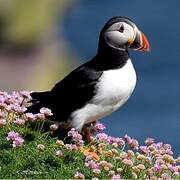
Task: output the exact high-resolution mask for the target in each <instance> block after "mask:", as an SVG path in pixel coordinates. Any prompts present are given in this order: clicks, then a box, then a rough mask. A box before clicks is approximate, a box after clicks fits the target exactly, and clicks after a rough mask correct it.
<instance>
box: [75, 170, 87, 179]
mask: <svg viewBox="0 0 180 180" xmlns="http://www.w3.org/2000/svg"><path fill="white" fill-rule="evenodd" d="M74 178H75V179H85V176H84V174H82V173H80V172H79V171H77V172H76V173H75V175H74Z"/></svg>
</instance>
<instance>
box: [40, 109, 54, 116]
mask: <svg viewBox="0 0 180 180" xmlns="http://www.w3.org/2000/svg"><path fill="white" fill-rule="evenodd" d="M40 113H41V114H44V115H45V116H52V115H53V113H52V112H51V110H50V109H48V108H45V107H42V108H41V109H40Z"/></svg>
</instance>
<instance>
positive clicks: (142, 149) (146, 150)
mask: <svg viewBox="0 0 180 180" xmlns="http://www.w3.org/2000/svg"><path fill="white" fill-rule="evenodd" d="M139 149H140V151H142V152H143V153H144V154H148V153H149V152H150V151H149V149H148V147H147V146H140V147H139Z"/></svg>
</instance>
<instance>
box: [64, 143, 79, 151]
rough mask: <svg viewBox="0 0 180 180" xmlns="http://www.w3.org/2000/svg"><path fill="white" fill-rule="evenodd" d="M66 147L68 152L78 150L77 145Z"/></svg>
mask: <svg viewBox="0 0 180 180" xmlns="http://www.w3.org/2000/svg"><path fill="white" fill-rule="evenodd" d="M65 147H66V149H68V150H78V147H77V146H76V145H75V144H65Z"/></svg>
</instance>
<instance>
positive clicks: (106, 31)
mask: <svg viewBox="0 0 180 180" xmlns="http://www.w3.org/2000/svg"><path fill="white" fill-rule="evenodd" d="M101 40H103V41H105V43H106V44H107V45H108V46H110V47H112V48H114V49H119V50H127V49H128V48H131V49H133V50H138V51H149V50H150V45H149V42H148V40H147V38H146V36H145V35H144V33H143V32H142V31H140V30H139V28H138V27H137V26H136V25H135V23H134V22H133V21H132V20H130V19H129V18H127V17H113V18H111V19H110V20H109V21H108V22H107V23H106V24H105V26H104V27H103V29H102V31H101V33H100V41H101Z"/></svg>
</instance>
